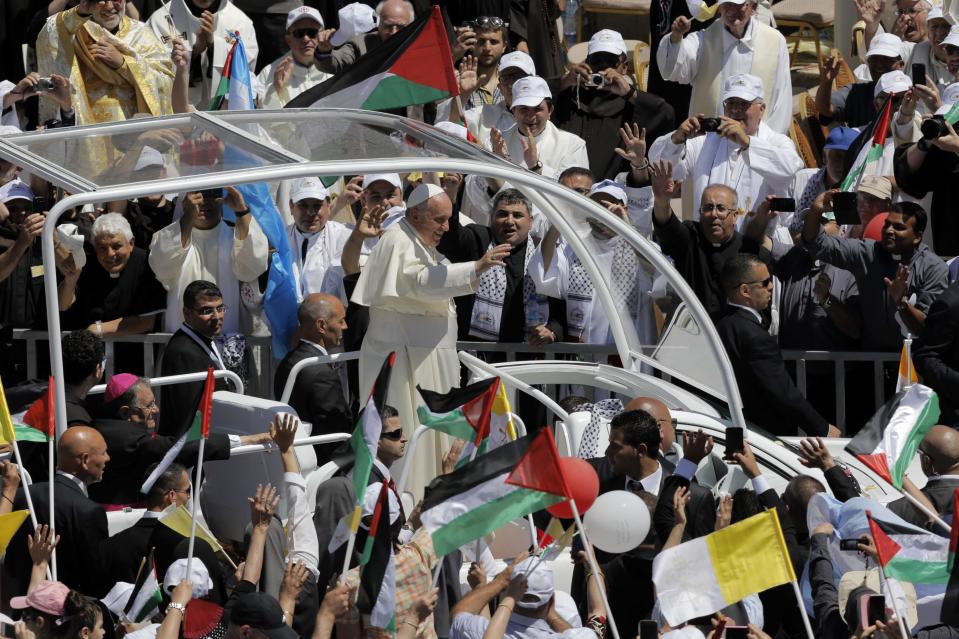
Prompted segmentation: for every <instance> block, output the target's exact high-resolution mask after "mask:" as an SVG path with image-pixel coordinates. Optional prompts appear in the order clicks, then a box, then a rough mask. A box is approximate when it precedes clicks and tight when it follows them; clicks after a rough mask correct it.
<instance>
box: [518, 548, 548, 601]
mask: <svg viewBox="0 0 959 639" xmlns="http://www.w3.org/2000/svg"><path fill="white" fill-rule="evenodd" d="M513 574H514V575H526V594H525V595H523V597H522V598H521V599H520V600H519V601H517V602H516V605H517V606H519V607H520V608H525V609H526V610H530V609H534V608H541V607H542V606H545V605H546V604H547V603H549V600H550V598H551V597H552V596H553V569H552V568H550V567H549V565H548V564H547V563H546V562H545V561H540V560H539V558H538V557H527V558H526V559H524V560H523V561H521V562H520V563H519V564H517V565H516V566H514V567H513Z"/></svg>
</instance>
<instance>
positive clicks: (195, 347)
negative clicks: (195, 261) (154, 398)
mask: <svg viewBox="0 0 959 639" xmlns="http://www.w3.org/2000/svg"><path fill="white" fill-rule="evenodd" d="M230 310H232V312H234V313H238V312H239V309H230ZM226 311H227V308H226V307H225V306H223V294H222V293H221V292H220V289H219V287H218V286H217V285H216V284H214V283H213V282H207V281H205V280H197V281H195V282H191V283H190V284H189V285H188V286H187V287H186V289H184V291H183V326H181V327H180V330H178V331H177V332H176V333H174V334H173V337H171V338H170V341H169V342H167V345H166V349H165V350H164V351H163V364H162V366H161V367H160V375H164V376H165V375H180V374H183V373H196V372H200V371H206V370H207V368H208V367H210V366H212V367H213V368H214V369H225V368H226V365H225V364H224V363H223V359H222V358H221V357H220V351H219V349H218V347H217V345H216V342H214V339H215V338H216V337H218V336H219V335H220V332H221V331H222V330H223V319H224V315H225V314H226ZM216 390H229V386H227V383H226V382H225V381H224V380H222V379H221V380H217V382H216ZM202 393H203V382H202V381H201V382H190V383H187V384H171V385H168V386H164V387H163V388H162V389H161V392H160V406H161V407H162V408H163V420H162V421H161V422H160V428H159V431H158V432H159V433H160V434H161V435H170V436H173V437H179V436H180V435H181V434H182V433H183V431H185V430H186V429H187V428H188V427H189V424H190V422H191V421H192V419H193V415H194V414H195V413H196V408H197V405H198V404H199V403H200V395H201V394H202Z"/></svg>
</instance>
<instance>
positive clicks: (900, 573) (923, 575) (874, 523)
mask: <svg viewBox="0 0 959 639" xmlns="http://www.w3.org/2000/svg"><path fill="white" fill-rule="evenodd" d="M866 517H867V518H868V519H869V531H870V532H871V533H872V539H873V541H874V542H875V544H876V550H877V551H878V554H879V564H880V565H881V566H882V571H883V574H885V575H886V577H892V578H893V579H898V580H900V581H909V582H912V583H914V584H944V583H946V582H947V581H948V579H949V565H948V561H949V540H948V539H946V538H945V537H940V536H939V535H934V534H932V533H925V532H923V533H920V532H917V531H916V529H915V527H912V526H910V527H908V528H907V527H901V526H897V525H896V524H892V523H889V522H885V521H879V520H876V519H873V517H872V513H871V512H870V511H868V510H867V511H866Z"/></svg>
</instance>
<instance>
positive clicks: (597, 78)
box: [586, 73, 606, 88]
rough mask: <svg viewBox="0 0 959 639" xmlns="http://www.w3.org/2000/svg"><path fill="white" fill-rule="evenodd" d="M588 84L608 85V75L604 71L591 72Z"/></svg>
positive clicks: (594, 85) (593, 85)
mask: <svg viewBox="0 0 959 639" xmlns="http://www.w3.org/2000/svg"><path fill="white" fill-rule="evenodd" d="M586 86H588V87H594V88H599V87H604V86H606V76H605V75H603V74H602V73H590V74H589V78H587V79H586Z"/></svg>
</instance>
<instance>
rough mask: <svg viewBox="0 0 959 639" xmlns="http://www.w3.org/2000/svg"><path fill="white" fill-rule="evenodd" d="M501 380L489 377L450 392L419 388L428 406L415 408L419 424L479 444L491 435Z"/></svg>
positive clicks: (417, 388)
mask: <svg viewBox="0 0 959 639" xmlns="http://www.w3.org/2000/svg"><path fill="white" fill-rule="evenodd" d="M498 387H499V378H498V377H490V378H489V379H483V380H480V381H478V382H475V383H473V384H470V385H468V386H463V387H462V388H453V389H451V390H450V392H448V393H436V392H434V391H430V390H426V389H425V388H420V387H419V386H417V387H416V390H418V391H419V393H420V396H422V398H423V402H425V403H426V406H418V407H417V408H416V416H417V417H418V418H419V420H420V424H422V425H423V426H426V427H427V428H432V429H433V430H438V431H440V432H441V433H446V434H447V435H449V436H451V437H455V438H457V439H465V440H466V441H470V442H473V443H474V444H475V445H478V444H479V442H481V441H482V440H483V439H485V438H486V436H487V435H489V427H490V411H491V410H492V408H493V400H494V399H495V398H496V390H497V388H498Z"/></svg>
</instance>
